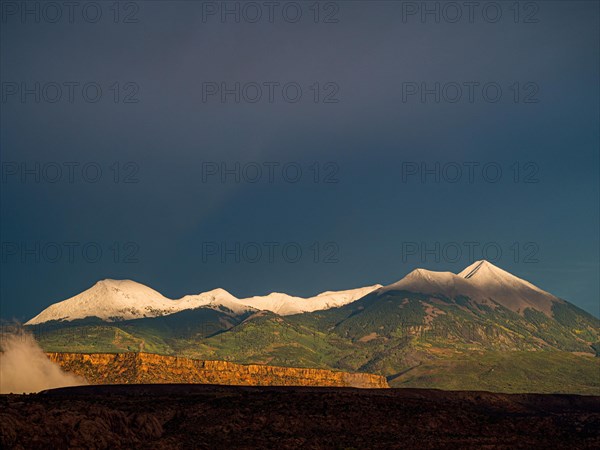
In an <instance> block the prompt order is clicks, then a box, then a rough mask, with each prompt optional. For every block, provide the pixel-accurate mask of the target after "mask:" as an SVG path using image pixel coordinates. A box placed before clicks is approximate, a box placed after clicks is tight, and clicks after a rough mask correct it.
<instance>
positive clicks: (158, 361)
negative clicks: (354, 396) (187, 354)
mask: <svg viewBox="0 0 600 450" xmlns="http://www.w3.org/2000/svg"><path fill="white" fill-rule="evenodd" d="M47 355H48V357H49V358H50V360H51V361H53V362H55V363H58V364H59V365H60V366H61V367H62V368H63V369H64V370H65V371H67V372H71V373H74V374H77V375H80V376H83V377H85V378H86V379H87V381H88V382H89V383H91V384H119V383H123V384H138V383H202V384H230V385H251V386H252V385H253V386H339V387H360V388H387V387H389V386H388V384H387V381H386V379H385V378H384V377H382V376H380V375H372V374H368V373H347V372H334V371H331V370H324V369H304V368H292V367H277V366H265V365H253V364H251V365H241V364H234V363H230V362H227V361H202V360H194V359H188V358H180V357H176V356H163V355H156V354H150V353H92V354H87V353H47Z"/></svg>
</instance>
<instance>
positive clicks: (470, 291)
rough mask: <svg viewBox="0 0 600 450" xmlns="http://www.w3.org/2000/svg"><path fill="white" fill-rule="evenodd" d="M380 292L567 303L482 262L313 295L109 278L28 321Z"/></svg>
mask: <svg viewBox="0 0 600 450" xmlns="http://www.w3.org/2000/svg"><path fill="white" fill-rule="evenodd" d="M374 291H376V292H377V293H378V294H381V293H385V292H388V291H410V292H417V293H423V294H430V295H433V294H441V295H444V296H446V297H448V298H455V297H457V296H459V295H462V296H466V297H469V298H471V299H472V300H474V301H476V302H479V303H482V304H487V305H490V306H497V305H502V306H504V307H506V308H508V309H510V310H512V311H515V312H518V313H520V314H522V313H523V312H524V310H525V309H526V308H532V309H535V310H538V311H541V312H543V313H544V314H546V315H549V316H551V315H552V305H553V303H554V302H564V300H561V299H558V298H557V297H555V296H553V295H551V294H549V293H548V292H545V291H543V290H541V289H539V288H538V287H536V286H534V285H533V284H531V283H529V282H527V281H525V280H522V279H520V278H518V277H516V276H514V275H512V274H510V273H508V272H506V271H504V270H502V269H500V268H498V267H496V266H494V265H493V264H491V263H489V262H487V261H477V262H475V263H474V264H472V265H470V266H469V267H467V268H465V269H464V270H463V271H462V272H460V273H459V274H454V273H451V272H434V271H430V270H425V269H416V270H413V271H412V272H411V273H409V274H408V275H407V276H406V277H404V278H403V279H401V280H400V281H398V282H396V283H393V284H390V285H388V286H384V287H382V286H381V285H379V284H376V285H373V286H367V287H362V288H358V289H349V290H345V291H327V292H323V293H321V294H318V295H316V296H314V297H309V298H302V297H294V296H291V295H288V294H283V293H278V292H273V293H271V294H269V295H265V296H256V297H250V298H242V299H239V298H236V297H234V296H233V295H231V294H230V293H229V292H227V291H225V290H224V289H214V290H212V291H209V292H204V293H201V294H196V295H186V296H185V297H183V298H181V299H179V300H171V299H169V298H166V297H164V296H163V295H161V294H160V293H159V292H157V291H155V290H153V289H151V288H149V287H147V286H144V285H143V284H140V283H136V282H135V281H131V280H121V281H119V280H103V281H99V282H98V283H96V284H95V285H94V286H92V287H91V288H90V289H88V290H86V291H84V292H82V293H81V294H78V295H76V296H75V297H72V298H70V299H68V300H64V301H62V302H59V303H55V304H53V305H51V306H49V307H48V308H46V309H45V310H44V311H42V312H41V313H40V314H38V315H37V316H35V317H34V318H33V319H31V320H30V321H29V322H27V323H26V325H35V324H39V323H43V322H47V321H50V320H66V321H70V320H75V319H84V318H86V317H98V318H100V319H102V320H107V321H119V320H130V319H138V318H143V317H157V316H163V315H168V314H173V313H176V312H179V311H184V310H188V309H196V308H213V309H217V308H219V309H220V310H222V308H220V307H221V306H224V307H226V308H228V309H229V310H231V314H234V315H240V314H244V313H246V312H250V311H258V310H262V311H272V312H274V313H276V314H280V315H290V314H298V313H302V312H311V311H318V310H323V309H329V308H335V307H339V306H343V305H346V304H348V303H352V302H354V301H356V300H359V299H360V298H362V297H364V296H366V295H367V294H369V293H371V292H374Z"/></svg>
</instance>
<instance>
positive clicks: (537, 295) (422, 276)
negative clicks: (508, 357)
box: [381, 260, 563, 316]
mask: <svg viewBox="0 0 600 450" xmlns="http://www.w3.org/2000/svg"><path fill="white" fill-rule="evenodd" d="M391 290H395V291H400V290H405V291H410V292H418V293H423V294H430V295H434V294H438V295H444V296H446V297H448V298H453V297H456V296H457V295H462V296H466V297H469V298H471V299H473V300H474V301H477V302H480V303H485V304H488V305H489V304H494V303H495V304H499V305H502V306H504V307H506V308H508V309H510V310H511V311H515V312H519V313H523V312H524V311H525V309H527V308H532V309H535V310H538V311H541V312H543V313H544V314H546V315H549V316H550V315H551V314H552V305H553V303H555V302H563V300H560V299H558V298H557V297H555V296H553V295H552V294H550V293H548V292H546V291H544V290H542V289H540V288H538V287H537V286H535V285H533V284H531V283H529V282H528V281H525V280H522V279H521V278H519V277H516V276H514V275H513V274H511V273H509V272H507V271H505V270H502V269H500V268H499V267H496V266H495V265H493V264H492V263H490V262H489V261H486V260H481V261H476V262H474V263H473V264H471V265H470V266H468V267H466V268H465V269H464V270H462V271H461V272H459V273H458V274H454V273H452V272H435V271H431V270H426V269H415V270H413V271H412V272H410V273H409V274H408V275H406V276H405V277H404V278H403V279H401V280H400V281H397V282H396V283H393V284H391V285H389V286H385V287H384V288H382V289H381V292H387V291H391Z"/></svg>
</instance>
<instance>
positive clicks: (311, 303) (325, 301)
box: [240, 284, 381, 316]
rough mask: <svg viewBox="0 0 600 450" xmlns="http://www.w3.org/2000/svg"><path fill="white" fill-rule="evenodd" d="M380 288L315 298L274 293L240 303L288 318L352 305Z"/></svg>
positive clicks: (335, 293)
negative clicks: (288, 316)
mask: <svg viewBox="0 0 600 450" xmlns="http://www.w3.org/2000/svg"><path fill="white" fill-rule="evenodd" d="M379 288H381V285H380V284H375V285H373V286H367V287H363V288H358V289H349V290H346V291H327V292H322V293H321V294H319V295H317V296H315V297H309V298H303V297H292V296H291V295H287V294H282V293H279V292H272V293H271V294H269V295H266V296H264V297H259V296H257V297H250V298H244V299H241V300H240V302H241V303H243V304H244V305H248V306H252V307H253V308H257V309H262V310H267V311H272V312H274V313H276V314H279V315H282V316H287V315H290V314H298V313H302V312H311V311H318V310H321V309H329V308H336V307H338V306H343V305H346V304H348V303H352V302H353V301H356V300H358V299H359V298H362V297H364V296H365V295H367V294H369V293H371V292H373V291H374V290H376V289H379Z"/></svg>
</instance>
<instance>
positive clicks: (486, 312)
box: [26, 261, 600, 394]
mask: <svg viewBox="0 0 600 450" xmlns="http://www.w3.org/2000/svg"><path fill="white" fill-rule="evenodd" d="M599 325H600V321H599V320H598V318H596V317H594V316H592V315H591V314H589V313H587V312H585V311H583V310H581V309H579V308H578V307H576V306H575V305H573V304H571V303H569V302H567V301H566V300H564V299H561V298H558V297H556V296H554V295H552V294H550V293H548V292H545V291H544V290H542V289H540V288H538V287H536V286H534V285H533V284H531V283H529V282H527V281H525V280H522V279H520V278H518V277H516V276H514V275H512V274H510V273H508V272H506V271H504V270H502V269H500V268H498V267H496V266H494V265H493V264H491V263H489V262H488V261H477V262H475V263H473V264H472V265H470V266H469V267H467V268H465V269H464V270H463V271H461V272H460V273H458V274H454V273H451V272H434V271H429V270H425V269H416V270H414V271H412V272H411V273H409V274H408V275H407V276H406V277H404V278H403V279H401V280H400V281H398V282H396V283H393V284H390V285H387V286H381V285H373V286H368V287H363V288H358V289H350V290H345V291H337V292H324V293H322V294H319V295H317V296H315V297H311V298H299V297H293V296H290V295H287V294H282V293H272V294H269V295H266V296H257V297H250V298H243V299H238V298H236V297H235V296H233V295H231V294H230V293H228V292H227V291H225V290H223V289H215V290H212V291H209V292H205V293H201V294H195V295H187V296H185V297H183V298H181V299H178V300H171V299H168V298H165V297H164V296H162V295H161V294H160V293H158V292H157V291H155V290H153V289H151V288H149V287H147V286H144V285H142V284H139V283H136V282H134V281H129V280H123V281H117V280H103V281H100V282H98V283H96V284H95V285H94V286H92V287H91V288H90V289H88V290H86V291H84V292H82V293H81V294H78V295H76V296H75V297H72V298H69V299H67V300H64V301H62V302H59V303H55V304H53V305H51V306H49V307H48V308H46V309H45V310H43V311H42V312H41V313H40V314H38V315H37V316H35V317H34V318H32V319H31V320H30V321H29V322H27V323H26V326H27V327H29V328H30V329H31V330H33V332H34V333H35V334H36V338H37V340H38V341H39V342H40V345H41V346H42V347H43V348H44V350H46V351H49V352H81V353H95V352H108V353H118V352H127V351H133V352H149V353H158V354H164V355H177V356H184V357H189V358H196V359H203V360H226V361H231V362H236V363H243V364H270V365H278V366H288V367H310V368H323V369H333V370H345V371H352V372H366V373H374V374H380V375H384V376H386V377H387V380H388V382H389V384H390V385H391V386H410V387H438V388H446V389H471V390H482V389H483V390H492V391H502V392H572V393H595V394H598V393H600V358H598V355H599V350H600V332H599Z"/></svg>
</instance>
